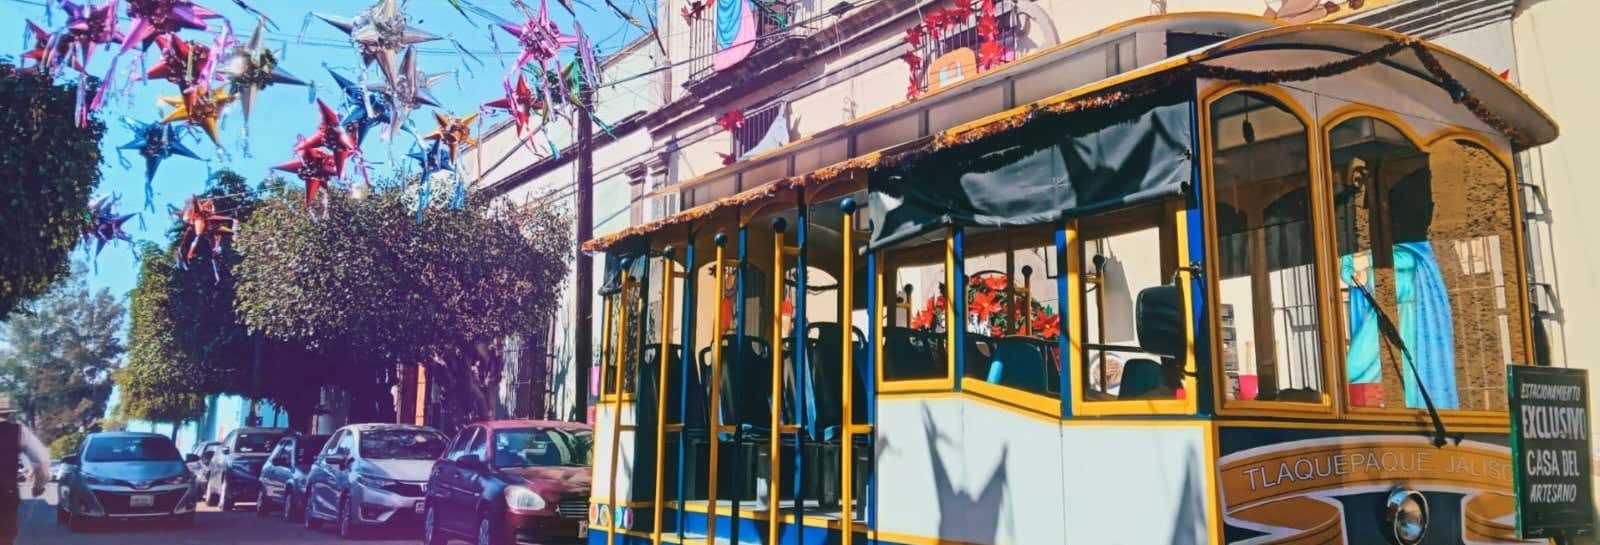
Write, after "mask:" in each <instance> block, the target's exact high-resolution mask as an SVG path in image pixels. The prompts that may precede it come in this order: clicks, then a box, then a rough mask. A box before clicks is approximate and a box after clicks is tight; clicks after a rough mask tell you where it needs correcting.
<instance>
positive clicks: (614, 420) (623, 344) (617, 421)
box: [600, 256, 643, 545]
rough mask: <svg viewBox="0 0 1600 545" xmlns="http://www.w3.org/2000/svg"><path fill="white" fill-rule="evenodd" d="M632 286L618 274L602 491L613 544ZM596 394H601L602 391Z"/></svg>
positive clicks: (608, 539) (617, 523)
mask: <svg viewBox="0 0 1600 545" xmlns="http://www.w3.org/2000/svg"><path fill="white" fill-rule="evenodd" d="M640 259H643V257H642V256H641V257H640ZM632 284H633V281H632V279H630V278H628V271H626V270H624V271H622V291H621V292H620V293H618V294H617V311H616V312H615V313H614V316H615V317H616V319H617V327H616V331H617V357H616V359H615V361H616V371H612V373H611V386H612V388H615V390H613V391H614V392H615V394H613V396H612V398H611V401H612V404H611V467H609V468H607V470H608V471H610V473H611V478H609V479H607V480H606V486H607V487H609V488H610V489H609V490H607V491H606V502H607V503H609V504H610V506H611V515H610V517H611V524H608V525H606V527H607V528H608V530H607V531H606V542H607V543H611V544H613V545H614V544H615V543H616V542H617V527H618V526H621V525H622V522H621V521H620V520H618V518H619V517H617V463H618V458H619V457H620V455H621V454H620V453H621V452H622V360H623V359H624V358H626V357H627V353H628V348H627V347H628V315H629V314H630V313H631V312H630V311H631V310H632V309H630V308H628V291H629V290H631V289H633V286H632ZM641 325H642V324H641ZM602 382H603V381H602ZM600 393H601V394H602V395H604V394H605V391H604V390H602V391H601V392H600Z"/></svg>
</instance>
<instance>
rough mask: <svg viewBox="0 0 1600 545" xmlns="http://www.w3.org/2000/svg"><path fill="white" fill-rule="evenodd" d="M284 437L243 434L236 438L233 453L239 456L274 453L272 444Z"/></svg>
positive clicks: (281, 435)
mask: <svg viewBox="0 0 1600 545" xmlns="http://www.w3.org/2000/svg"><path fill="white" fill-rule="evenodd" d="M280 437H283V434H281V433H241V434H239V437H236V438H234V441H233V452H235V453H238V454H266V453H268V452H272V444H273V443H276V442H277V441H278V438H280Z"/></svg>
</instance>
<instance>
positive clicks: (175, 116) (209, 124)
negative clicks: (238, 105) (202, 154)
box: [161, 82, 237, 146]
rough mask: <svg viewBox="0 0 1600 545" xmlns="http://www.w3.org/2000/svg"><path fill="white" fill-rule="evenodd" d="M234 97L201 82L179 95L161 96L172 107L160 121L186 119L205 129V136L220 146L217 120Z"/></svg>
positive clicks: (169, 121)
mask: <svg viewBox="0 0 1600 545" xmlns="http://www.w3.org/2000/svg"><path fill="white" fill-rule="evenodd" d="M235 98H237V97H235V96H233V95H230V94H228V92H227V91H224V90H222V89H217V90H212V89H211V87H210V85H208V84H206V83H204V82H201V83H200V84H198V85H195V86H194V87H193V88H191V89H190V90H188V91H184V93H183V94H182V95H180V96H166V97H161V102H162V103H163V104H166V105H168V106H172V107H173V108H172V111H171V112H170V113H168V114H167V116H166V117H164V118H162V119H161V122H162V123H172V122H174V121H179V120H183V121H186V122H188V123H189V124H190V125H192V126H196V127H200V130H203V131H205V133H206V136H209V137H211V143H213V144H216V145H217V146H221V145H222V141H221V139H220V138H218V137H217V120H218V119H220V118H221V117H222V110H223V108H225V107H227V105H228V103H229V102H233V101H234V99H235Z"/></svg>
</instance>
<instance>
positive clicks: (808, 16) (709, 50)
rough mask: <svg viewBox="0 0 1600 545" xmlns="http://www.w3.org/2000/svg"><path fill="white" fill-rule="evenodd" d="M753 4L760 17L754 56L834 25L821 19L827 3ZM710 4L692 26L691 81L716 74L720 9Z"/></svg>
mask: <svg viewBox="0 0 1600 545" xmlns="http://www.w3.org/2000/svg"><path fill="white" fill-rule="evenodd" d="M750 1H751V4H752V7H753V8H754V9H755V17H756V47H755V49H754V50H753V51H752V52H751V53H750V57H757V56H760V55H761V54H762V52H763V51H765V50H769V49H772V48H773V47H774V46H777V45H778V44H783V43H787V42H791V41H794V40H801V39H804V38H807V37H810V36H811V35H812V34H814V33H816V29H817V28H818V27H819V26H821V25H822V24H825V23H829V22H830V21H829V20H828V19H826V18H820V17H819V16H820V15H822V14H824V13H826V12H827V10H826V8H825V7H823V4H824V0H775V1H773V2H771V3H763V2H762V0H750ZM707 3H708V4H712V5H711V6H708V7H707V8H706V11H705V13H704V14H703V15H701V16H700V18H698V19H695V20H694V21H693V22H691V23H690V24H689V48H690V51H689V54H690V60H689V64H688V66H689V81H690V82H694V81H699V80H704V79H706V78H708V77H710V76H711V75H712V74H714V73H715V71H714V70H713V68H712V64H711V62H712V56H713V54H714V53H715V52H716V47H717V46H716V43H717V36H716V32H717V31H716V15H715V14H714V13H713V12H714V11H715V10H716V6H715V0H710V1H708V2H707Z"/></svg>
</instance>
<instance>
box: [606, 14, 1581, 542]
mask: <svg viewBox="0 0 1600 545" xmlns="http://www.w3.org/2000/svg"><path fill="white" fill-rule="evenodd" d="M994 112H999V113H994ZM1556 134H1557V127H1556V124H1555V122H1554V121H1553V120H1552V119H1551V118H1550V116H1549V115H1547V114H1546V113H1544V112H1543V111H1542V110H1540V109H1539V107H1538V106H1536V105H1535V104H1533V103H1532V102H1531V101H1530V100H1529V99H1528V98H1527V97H1526V96H1524V95H1523V94H1522V93H1521V92H1519V91H1518V90H1517V89H1516V88H1514V87H1513V86H1512V85H1510V84H1509V83H1507V82H1506V81H1504V80H1502V79H1501V78H1499V77H1497V76H1496V75H1495V74H1494V73H1493V72H1492V71H1490V70H1488V69H1486V68H1484V67H1483V66H1481V65H1478V64H1476V63H1474V62H1473V61H1471V60H1468V59H1467V58H1465V57H1463V56H1461V55H1459V54H1457V53H1454V52H1451V51H1449V50H1446V49H1444V48H1441V47H1439V46H1436V45H1434V44H1431V43H1428V42H1425V41H1421V40H1416V39H1413V38H1410V37H1407V36H1404V35H1400V34H1395V33H1391V32H1387V31H1383V30H1377V29H1372V28H1367V27H1358V26H1350V25H1337V24H1308V25H1282V24H1279V23H1276V22H1273V21H1269V20H1266V19H1261V18H1256V17H1245V16H1237V15H1225V14H1190V15H1185V16H1156V17H1148V18H1143V19H1138V20H1133V21H1129V22H1126V23H1123V24H1120V25H1117V26H1114V27H1112V28H1108V29H1105V30H1102V31H1100V32H1097V33H1095V34H1092V35H1089V36H1086V37H1083V38H1079V39H1076V40H1072V41H1068V42H1065V43H1061V44H1058V45H1055V46H1051V47H1047V48H1044V49H1042V50H1041V51H1039V52H1036V53H1032V54H1029V55H1027V56H1025V57H1024V58H1022V59H1019V60H1017V61H1016V62H1014V63H1012V64H1010V65H1008V66H1007V67H1006V68H1004V69H1001V70H994V71H991V72H989V73H986V74H983V75H980V76H978V77H975V78H970V79H968V80H966V81H962V82H960V83H959V84H956V85H952V86H949V87H948V88H943V89H939V90H937V91H935V92H933V93H930V94H928V95H927V96H925V97H922V98H920V99H918V100H916V101H910V102H906V103H902V104H899V105H896V106H894V107H891V108H888V109H886V110H884V111H880V112H877V113H875V114H872V115H869V116H865V117H863V118H861V119H858V120H856V121H853V122H850V123H848V124H846V125H844V126H842V127H838V128H835V129H830V130H828V131H824V132H822V133H820V134H817V135H813V136H809V137H807V138H806V139H802V140H799V141H796V142H792V143H790V144H787V145H785V146H783V147H781V148H778V149H776V150H772V151H769V152H766V153H764V154H761V155H759V156H757V157H754V158H751V159H748V160H746V161H743V162H741V163H739V164H737V165H734V166H729V167H725V168H724V169H722V170H719V171H716V172H713V173H710V174H708V175H706V176H703V177H701V178H697V179H693V180H688V181H685V182H683V183H680V184H677V185H674V186H672V187H670V188H669V191H671V192H673V193H675V194H676V195H677V196H678V197H679V198H680V199H681V202H682V204H683V211H682V212H681V213H678V214H676V215H672V216H670V217H666V218H663V219H660V220H657V221H653V222H650V223H646V224H642V225H636V226H633V227H631V228H628V229H626V230H623V231H621V232H618V233H614V234H611V235H608V236H605V237H601V238H598V239H595V240H591V241H587V242H586V243H585V251H593V252H603V253H604V255H605V263H606V269H605V270H606V273H605V277H604V281H603V282H602V285H601V287H600V289H599V291H600V295H602V296H603V302H604V304H603V305H602V309H603V323H604V327H603V328H601V329H602V335H603V340H604V342H603V347H602V350H601V351H600V352H601V355H600V358H601V360H602V362H603V366H602V378H601V380H600V390H601V398H600V403H599V404H598V405H597V410H596V417H595V418H596V426H595V429H596V438H597V439H596V441H597V445H596V448H595V453H596V454H595V457H594V475H593V489H592V498H591V500H590V501H591V510H590V521H589V523H590V527H589V528H590V529H589V536H588V541H589V543H594V544H642V543H650V544H655V543H685V544H688V543H768V544H776V543H791V544H844V545H849V544H853V543H882V544H908V545H909V544H935V543H940V544H942V543H957V544H1028V545H1038V544H1048V543H1067V542H1076V543H1134V544H1149V543H1400V544H1402V545H1410V544H1413V543H1450V544H1461V543H1474V544H1477V543H1510V542H1520V541H1519V540H1518V539H1517V533H1516V529H1515V525H1514V523H1513V521H1512V518H1513V511H1514V509H1515V503H1514V501H1513V492H1512V489H1513V477H1512V465H1511V455H1510V450H1509V446H1508V443H1509V438H1508V430H1509V414H1508V397H1507V391H1506V390H1507V389H1506V381H1507V369H1508V365H1538V364H1539V363H1540V359H1541V358H1540V354H1542V353H1544V351H1543V350H1544V349H1543V348H1542V347H1541V345H1540V343H1541V339H1542V335H1540V334H1539V333H1538V332H1537V331H1538V329H1539V327H1541V326H1539V324H1538V323H1537V321H1536V320H1535V318H1534V313H1533V312H1532V311H1531V310H1530V302H1529V295H1528V294H1529V291H1528V280H1527V274H1526V270H1525V269H1526V264H1525V261H1526V256H1527V251H1526V250H1525V248H1524V234H1523V225H1522V217H1523V216H1522V205H1521V204H1520V197H1519V188H1518V185H1517V183H1516V181H1515V178H1514V174H1513V172H1514V168H1513V159H1512V157H1513V154H1514V153H1515V152H1517V151H1520V150H1523V149H1525V148H1528V147H1530V146H1536V145H1539V144H1542V143H1545V142H1549V141H1551V140H1553V139H1554V138H1555V137H1556Z"/></svg>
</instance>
